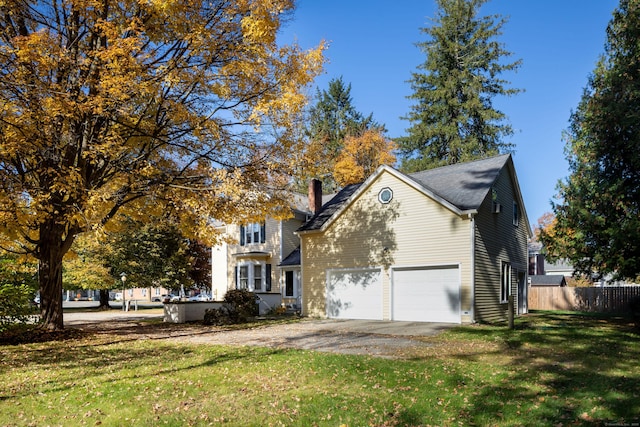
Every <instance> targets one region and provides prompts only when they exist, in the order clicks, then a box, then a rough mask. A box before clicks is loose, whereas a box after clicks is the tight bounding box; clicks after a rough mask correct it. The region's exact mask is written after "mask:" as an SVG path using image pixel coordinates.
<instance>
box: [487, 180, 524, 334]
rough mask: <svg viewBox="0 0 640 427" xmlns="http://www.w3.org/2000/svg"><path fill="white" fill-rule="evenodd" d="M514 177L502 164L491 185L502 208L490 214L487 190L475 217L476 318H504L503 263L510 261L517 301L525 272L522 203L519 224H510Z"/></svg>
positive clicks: (489, 197) (502, 319) (489, 320)
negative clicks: (494, 181)
mask: <svg viewBox="0 0 640 427" xmlns="http://www.w3.org/2000/svg"><path fill="white" fill-rule="evenodd" d="M514 179H515V178H514V177H513V175H512V174H511V172H510V168H509V167H505V168H504V169H503V170H502V171H501V172H500V176H499V177H498V179H497V180H496V183H495V184H494V188H495V190H496V192H497V201H498V202H499V203H500V204H501V206H502V211H501V212H500V213H493V211H492V195H491V192H490V193H489V194H488V195H487V197H486V199H485V200H484V202H483V204H482V205H481V207H480V209H479V211H478V215H477V216H476V219H475V225H476V232H475V248H476V259H475V268H476V270H475V318H476V320H477V321H480V322H490V323H493V322H502V321H506V320H507V304H504V303H502V302H501V301H500V274H501V265H502V262H509V263H510V264H511V275H512V277H511V295H514V297H515V300H516V301H517V293H518V272H519V271H520V272H524V273H525V274H526V272H527V267H528V259H527V236H528V232H527V225H526V224H527V221H526V220H525V219H524V218H523V217H522V216H523V215H524V214H525V210H524V207H523V206H519V210H520V221H519V225H518V226H514V225H513V203H514V201H516V200H517V197H516V187H515V186H514V181H513V180H514ZM516 310H517V307H516Z"/></svg>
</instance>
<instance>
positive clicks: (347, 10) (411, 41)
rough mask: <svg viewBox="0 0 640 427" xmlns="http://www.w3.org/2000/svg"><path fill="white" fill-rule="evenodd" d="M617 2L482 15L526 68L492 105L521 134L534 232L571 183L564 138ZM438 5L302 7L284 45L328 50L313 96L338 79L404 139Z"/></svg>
mask: <svg viewBox="0 0 640 427" xmlns="http://www.w3.org/2000/svg"><path fill="white" fill-rule="evenodd" d="M617 6H618V1H617V0H535V1H534V0H490V1H489V2H488V3H487V4H485V5H484V6H483V8H482V9H481V14H482V15H489V14H500V15H503V16H504V17H506V18H508V22H507V23H506V24H505V26H504V27H503V34H502V36H501V37H500V38H499V40H500V41H501V42H502V43H504V45H505V48H506V49H507V50H508V51H510V52H512V53H513V56H512V57H511V58H512V59H514V60H515V59H522V62H523V63H522V66H521V67H520V69H519V70H518V71H517V72H515V73H506V74H504V75H503V76H502V77H503V78H505V79H506V80H508V81H510V82H511V87H514V88H519V89H524V90H525V91H524V92H522V93H520V94H517V95H515V96H512V97H508V98H502V99H495V106H496V107H497V108H498V109H500V110H501V111H503V112H504V113H505V114H506V115H507V117H508V119H509V122H510V123H511V125H512V126H513V128H514V130H515V134H514V135H513V136H512V137H511V138H510V142H512V143H514V144H515V154H514V162H515V166H516V172H517V174H518V180H519V182H520V187H521V190H522V193H523V197H524V202H525V206H526V210H527V214H528V217H529V221H530V223H531V226H532V227H535V225H536V223H537V220H538V218H539V217H540V216H541V215H542V214H543V213H545V212H550V211H551V205H550V200H551V199H552V198H553V197H554V195H555V193H556V184H557V182H558V180H559V179H561V178H564V177H566V176H567V174H568V164H567V161H566V158H565V155H564V142H563V141H562V131H563V130H565V129H567V127H568V120H569V116H570V114H571V111H572V110H574V109H575V108H576V106H577V105H578V102H579V101H580V97H581V95H582V90H583V88H584V87H585V86H586V84H587V78H588V76H589V74H590V73H591V72H592V71H593V70H594V68H595V64H596V61H597V60H598V57H599V56H600V55H601V54H602V53H603V52H604V42H605V30H606V26H607V24H608V22H609V21H610V19H611V16H612V13H613V11H614V9H615V8H616V7H617ZM435 7H436V6H435V2H434V1H433V0H397V1H395V2H390V1H382V0H368V1H355V0H298V2H297V9H296V11H295V14H294V16H293V19H292V20H291V21H290V22H288V23H287V24H286V26H285V27H284V29H283V32H282V34H281V40H282V41H283V42H286V43H289V42H291V41H292V40H296V41H297V43H298V44H300V46H302V47H304V48H310V47H313V46H316V45H317V44H318V43H319V41H320V40H326V41H327V42H328V43H329V49H328V50H327V52H326V57H327V59H328V63H327V64H326V66H325V73H324V74H323V75H322V76H320V77H319V78H318V79H317V80H316V84H315V85H314V86H313V88H312V91H311V93H312V94H314V93H315V90H316V87H319V88H320V89H326V88H327V87H328V83H329V81H330V80H331V79H332V78H337V77H340V76H342V78H343V80H344V82H345V83H350V84H351V95H352V98H353V103H354V105H355V106H356V108H357V109H358V111H360V112H361V113H363V114H369V113H373V117H374V118H375V119H376V120H377V121H378V122H380V123H384V124H385V125H386V127H387V129H388V131H389V133H388V136H389V137H392V138H393V137H398V136H403V135H405V134H406V132H405V130H406V129H407V128H408V127H409V123H408V122H407V121H405V120H401V119H400V117H401V116H404V115H406V114H407V113H408V112H409V108H410V105H411V102H410V101H409V100H408V99H407V98H406V97H407V96H408V95H410V94H411V88H410V87H409V84H408V83H407V80H409V78H410V77H411V73H412V72H414V71H416V70H417V66H418V65H419V64H421V63H422V62H424V60H425V56H424V54H422V53H421V52H420V50H419V49H418V48H417V47H416V46H415V43H416V42H419V41H423V40H425V38H424V35H423V34H422V33H421V32H420V28H421V27H425V26H429V25H431V23H430V18H433V17H434V16H435V10H436V9H435Z"/></svg>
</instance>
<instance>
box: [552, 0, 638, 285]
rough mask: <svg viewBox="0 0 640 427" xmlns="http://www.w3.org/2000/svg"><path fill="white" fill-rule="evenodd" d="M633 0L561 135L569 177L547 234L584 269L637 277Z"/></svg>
mask: <svg viewBox="0 0 640 427" xmlns="http://www.w3.org/2000/svg"><path fill="white" fill-rule="evenodd" d="M639 61H640V1H638V0H621V1H620V5H619V7H618V8H617V9H616V10H615V12H614V14H613V19H612V20H611V21H610V23H609V25H608V27H607V39H606V43H605V52H604V54H603V55H602V57H601V58H600V60H599V62H598V64H597V65H596V68H595V71H594V72H593V73H592V75H591V76H590V78H589V81H588V84H587V87H586V89H585V90H584V93H583V96H582V99H581V100H580V103H579V104H578V107H577V109H576V110H575V111H574V112H573V113H572V114H571V118H570V125H569V129H568V130H567V132H566V133H565V141H566V148H565V153H566V155H567V160H568V161H569V170H570V175H569V177H568V178H567V179H566V180H563V181H561V182H560V183H559V184H558V188H559V196H558V200H559V201H558V202H557V203H555V204H554V205H553V210H554V213H555V216H556V224H555V226H554V229H555V234H554V235H549V236H547V239H546V240H547V241H546V242H545V244H547V245H549V247H552V248H553V247H556V248H557V247H560V246H562V247H563V251H564V252H566V255H567V257H568V258H569V259H570V260H571V262H572V263H573V265H574V267H575V268H576V269H577V270H578V271H580V272H583V273H585V274H589V273H591V272H597V273H598V274H608V273H610V274H612V275H613V277H614V278H632V279H633V278H635V277H636V276H638V275H639V274H640V246H639V245H638V243H637V242H638V241H640V102H639V101H640V67H639V66H638V63H639Z"/></svg>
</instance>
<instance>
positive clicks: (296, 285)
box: [283, 270, 302, 308]
mask: <svg viewBox="0 0 640 427" xmlns="http://www.w3.org/2000/svg"><path fill="white" fill-rule="evenodd" d="M283 296H284V298H285V299H287V300H289V301H291V302H290V304H295V306H296V307H295V308H300V307H301V296H302V295H301V289H300V270H286V271H285V272H284V291H283Z"/></svg>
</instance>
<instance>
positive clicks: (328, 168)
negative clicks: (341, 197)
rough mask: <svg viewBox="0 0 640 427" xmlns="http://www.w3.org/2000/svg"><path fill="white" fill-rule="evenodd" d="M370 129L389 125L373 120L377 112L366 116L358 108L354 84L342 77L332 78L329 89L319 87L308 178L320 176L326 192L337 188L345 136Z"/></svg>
mask: <svg viewBox="0 0 640 427" xmlns="http://www.w3.org/2000/svg"><path fill="white" fill-rule="evenodd" d="M367 130H377V131H380V132H384V131H385V128H384V126H383V125H380V124H379V123H377V122H376V121H375V120H374V119H373V113H371V114H369V115H368V116H364V115H363V114H362V113H360V112H359V111H357V110H356V108H355V107H354V106H353V99H352V98H351V84H345V83H344V82H343V80H342V77H340V78H338V79H332V80H331V81H330V82H329V87H328V89H327V90H322V91H321V90H320V89H318V90H317V94H316V103H315V104H314V105H313V106H312V107H311V109H310V111H309V120H308V126H307V130H306V133H307V137H308V138H309V140H310V141H309V146H308V148H307V152H306V160H307V167H306V171H305V173H304V175H305V176H304V179H305V180H307V179H308V178H320V179H321V180H322V181H323V188H324V189H325V190H326V191H335V190H336V189H337V187H338V184H337V182H336V180H335V178H334V176H333V169H334V165H335V161H336V158H337V157H338V156H339V155H340V153H341V152H342V149H343V148H344V140H345V138H347V137H359V136H361V135H362V134H363V133H364V132H365V131H367Z"/></svg>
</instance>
